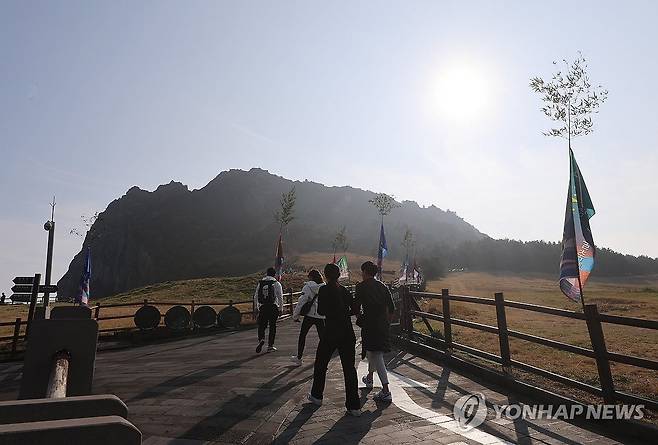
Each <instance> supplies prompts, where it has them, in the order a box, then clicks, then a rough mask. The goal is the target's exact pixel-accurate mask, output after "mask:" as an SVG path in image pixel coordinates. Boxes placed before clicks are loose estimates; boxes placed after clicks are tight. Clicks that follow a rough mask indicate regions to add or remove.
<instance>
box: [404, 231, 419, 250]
mask: <svg viewBox="0 0 658 445" xmlns="http://www.w3.org/2000/svg"><path fill="white" fill-rule="evenodd" d="M415 245H416V239H415V238H414V233H413V232H412V231H411V230H409V229H407V230H406V231H405V232H404V237H403V238H402V247H404V250H405V252H407V255H409V252H410V251H411V249H413V248H414V246H415Z"/></svg>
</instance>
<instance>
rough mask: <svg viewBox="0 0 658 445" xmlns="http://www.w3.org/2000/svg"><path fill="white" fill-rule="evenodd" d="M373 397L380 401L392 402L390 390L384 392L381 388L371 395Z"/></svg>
mask: <svg viewBox="0 0 658 445" xmlns="http://www.w3.org/2000/svg"><path fill="white" fill-rule="evenodd" d="M373 399H375V400H379V401H380V402H392V401H393V395H392V394H391V393H390V392H384V390H383V389H382V390H381V391H379V392H378V393H377V394H375V397H373Z"/></svg>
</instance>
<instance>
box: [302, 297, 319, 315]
mask: <svg viewBox="0 0 658 445" xmlns="http://www.w3.org/2000/svg"><path fill="white" fill-rule="evenodd" d="M316 298H318V294H315V295H314V296H313V299H312V300H311V301H307V302H306V303H304V306H302V308H301V309H300V310H299V313H300V315H304V316H306V314H308V313H309V312H310V311H311V308H312V307H313V303H315V299H316Z"/></svg>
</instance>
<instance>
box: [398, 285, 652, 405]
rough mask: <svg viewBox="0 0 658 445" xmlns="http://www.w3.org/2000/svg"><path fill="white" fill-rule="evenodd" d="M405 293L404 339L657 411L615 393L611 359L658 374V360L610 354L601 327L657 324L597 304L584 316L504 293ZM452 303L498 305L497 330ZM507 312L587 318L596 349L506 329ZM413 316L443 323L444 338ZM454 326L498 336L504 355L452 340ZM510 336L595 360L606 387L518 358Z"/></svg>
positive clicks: (508, 373) (637, 399)
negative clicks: (435, 303) (429, 303)
mask: <svg viewBox="0 0 658 445" xmlns="http://www.w3.org/2000/svg"><path fill="white" fill-rule="evenodd" d="M400 293H401V312H400V326H401V335H402V336H404V337H406V338H407V339H409V340H412V341H414V340H420V341H422V342H423V346H426V347H430V348H433V349H436V350H440V351H441V352H443V353H444V354H446V355H448V356H450V355H451V354H452V353H453V351H454V350H459V351H463V352H465V353H466V354H468V355H471V356H474V357H477V358H479V359H484V360H486V361H489V362H493V363H495V364H497V365H500V366H501V367H502V372H503V373H504V374H505V376H507V377H508V378H510V379H514V378H515V377H514V376H512V369H513V368H517V369H520V370H522V371H525V372H529V373H532V374H536V375H539V376H541V377H544V378H547V379H550V380H552V381H555V382H559V383H561V384H563V385H566V386H570V387H573V388H576V389H579V390H582V391H585V392H587V393H590V394H594V395H596V396H600V397H602V398H603V400H604V402H605V403H607V404H614V403H616V402H620V401H623V402H629V403H638V404H644V405H645V406H646V407H647V408H650V409H653V410H658V401H656V400H651V399H647V398H644V397H641V396H639V395H636V394H629V393H625V392H622V391H618V390H616V389H615V386H614V381H613V377H612V372H611V369H610V362H611V361H612V362H617V363H624V364H627V365H632V366H636V367H639V368H643V369H649V370H658V361H657V360H653V359H649V358H643V357H636V356H632V355H627V354H620V353H617V352H610V351H608V350H607V347H606V343H605V338H604V335H603V328H602V323H610V324H616V325H624V326H632V327H639V328H644V329H652V330H658V320H647V319H641V318H633V317H622V316H617V315H607V314H600V313H599V312H598V309H597V306H596V305H595V304H586V305H585V306H584V312H583V313H579V312H574V311H569V310H564V309H558V308H552V307H547V306H540V305H536V304H530V303H522V302H518V301H506V300H505V298H504V296H503V293H502V292H500V293H496V294H495V295H494V298H493V299H492V298H482V297H472V296H466V295H451V294H450V292H449V290H448V289H443V290H442V292H441V294H436V293H431V292H416V291H411V290H409V289H408V288H406V287H403V288H401V289H400ZM418 298H422V299H429V300H441V303H442V304H441V308H442V311H441V315H439V314H434V313H429V312H425V311H422V310H420V307H419V306H418V302H417V301H416V299H418ZM453 301H455V302H465V303H472V304H477V305H487V306H494V307H495V310H496V321H497V323H496V326H492V325H488V324H483V323H476V322H473V321H469V320H463V319H459V318H454V317H453V316H452V315H451V311H450V308H451V304H450V303H451V302H453ZM506 308H515V309H521V310H526V311H530V312H536V313H542V314H547V315H552V316H557V317H562V318H569V319H575V320H584V321H585V322H586V325H587V330H588V333H589V338H590V343H591V349H589V348H584V347H581V346H577V345H572V344H568V343H563V342H560V341H557V340H552V339H549V338H544V337H540V336H536V335H532V334H528V333H525V332H520V331H517V330H512V329H509V328H508V327H507V316H506V315H507V314H506ZM414 318H421V319H422V320H423V321H424V322H425V323H426V325H429V322H428V320H434V321H438V322H441V323H442V324H443V338H436V337H434V336H431V335H426V334H424V333H422V332H419V331H417V330H415V328H414ZM453 325H455V326H463V327H466V328H470V329H475V330H478V331H483V332H488V333H492V334H496V336H497V337H498V343H499V355H497V354H493V353H491V352H487V351H483V350H481V349H478V348H475V347H472V346H468V345H465V344H462V343H459V342H456V341H454V340H453V336H452V326H453ZM429 329H430V330H431V329H432V328H431V326H429ZM510 337H512V338H517V339H520V340H524V341H527V342H531V343H535V344H539V345H543V346H547V347H550V348H554V349H557V350H560V351H565V352H569V353H572V354H577V355H581V356H585V357H589V358H593V359H594V360H595V361H596V367H597V371H598V377H599V382H600V385H601V386H600V387H597V386H594V385H590V384H588V383H585V382H581V381H578V380H575V379H572V378H569V377H567V376H564V375H561V374H557V373H554V372H551V371H549V370H546V369H543V368H540V367H536V366H532V365H530V364H527V363H524V362H521V361H518V360H514V359H513V358H512V354H511V352H510V343H509V339H510ZM435 346H438V347H439V348H440V349H437V348H436V347H435Z"/></svg>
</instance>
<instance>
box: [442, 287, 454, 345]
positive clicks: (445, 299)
mask: <svg viewBox="0 0 658 445" xmlns="http://www.w3.org/2000/svg"><path fill="white" fill-rule="evenodd" d="M441 301H442V303H443V337H444V340H445V342H446V352H447V353H448V354H452V324H451V323H450V291H449V290H448V289H441Z"/></svg>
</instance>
